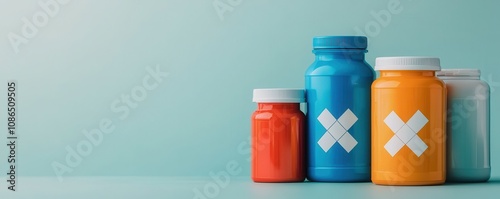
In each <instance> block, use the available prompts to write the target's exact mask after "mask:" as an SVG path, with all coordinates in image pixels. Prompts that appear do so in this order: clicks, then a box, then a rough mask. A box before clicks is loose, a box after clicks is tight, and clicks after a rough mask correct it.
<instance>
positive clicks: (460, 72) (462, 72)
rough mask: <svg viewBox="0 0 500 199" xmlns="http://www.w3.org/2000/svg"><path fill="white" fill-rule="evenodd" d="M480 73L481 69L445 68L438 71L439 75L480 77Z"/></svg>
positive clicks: (437, 74)
mask: <svg viewBox="0 0 500 199" xmlns="http://www.w3.org/2000/svg"><path fill="white" fill-rule="evenodd" d="M480 75H481V70H479V69H443V70H441V71H438V72H436V76H438V77H479V76H480Z"/></svg>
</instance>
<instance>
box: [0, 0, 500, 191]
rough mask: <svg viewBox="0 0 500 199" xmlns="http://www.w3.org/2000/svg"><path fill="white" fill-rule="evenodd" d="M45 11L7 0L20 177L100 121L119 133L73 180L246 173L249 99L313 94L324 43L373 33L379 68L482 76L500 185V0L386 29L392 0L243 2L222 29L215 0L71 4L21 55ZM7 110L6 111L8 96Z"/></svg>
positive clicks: (0, 166)
mask: <svg viewBox="0 0 500 199" xmlns="http://www.w3.org/2000/svg"><path fill="white" fill-rule="evenodd" d="M46 1H48V0H40V2H46ZM38 2H39V1H38V0H25V1H7V0H1V1H0V68H1V70H0V79H1V81H0V82H4V83H3V84H2V85H4V86H1V87H0V92H1V94H0V96H5V93H6V86H5V82H6V81H8V80H16V81H17V82H18V85H19V86H18V100H19V101H18V108H19V112H18V115H19V116H18V120H19V122H18V127H19V128H18V132H19V136H20V138H19V142H20V145H19V149H18V155H19V162H18V164H19V169H18V173H19V175H21V176H48V177H53V176H55V173H54V171H53V169H52V166H51V164H52V163H53V162H54V161H58V162H61V163H63V162H64V158H65V155H66V154H67V152H66V150H65V147H66V146H70V147H73V148H74V147H75V146H76V145H77V144H78V143H79V142H80V141H81V140H85V139H86V138H85V136H84V135H83V134H82V130H84V129H87V130H90V129H93V128H96V127H98V123H99V121H100V120H101V119H102V118H109V119H111V120H112V121H113V122H114V125H115V126H116V129H115V130H114V132H113V133H112V134H106V135H104V140H103V142H102V143H101V144H100V145H99V146H96V147H94V148H93V151H92V153H91V154H90V155H89V156H87V157H85V158H84V159H83V161H82V163H81V164H80V165H78V166H77V167H75V168H74V171H73V172H71V173H67V174H65V175H64V177H70V176H177V177H179V176H191V177H196V176H198V177H199V176H201V177H208V176H209V172H217V171H221V170H224V169H225V167H226V164H227V163H228V162H230V161H237V162H239V163H240V165H241V167H242V171H241V173H240V174H239V175H240V176H248V175H249V170H250V168H249V164H248V161H247V159H248V157H249V155H248V153H246V151H245V150H238V146H240V145H241V146H246V144H248V138H249V135H250V115H251V113H252V112H253V110H254V109H255V104H253V103H252V102H251V97H252V96H251V95H252V89H253V88H268V87H303V84H304V77H303V76H304V72H305V70H306V68H307V67H308V66H309V65H310V64H311V63H312V61H313V60H314V56H313V54H312V53H311V48H312V45H311V43H312V37H313V36H316V35H360V33H359V32H358V31H356V29H361V30H363V32H365V33H366V30H365V27H366V26H369V25H370V24H372V25H373V23H377V24H379V27H380V30H379V31H378V33H376V31H375V30H374V29H371V31H372V32H369V34H367V36H368V40H369V47H368V49H369V53H368V54H367V56H366V60H367V61H368V62H369V63H370V64H371V65H372V66H373V65H374V60H375V58H376V57H379V56H398V55H422V56H437V57H440V58H441V63H442V66H443V68H479V69H481V70H482V77H483V79H484V80H486V81H488V82H489V83H490V86H491V88H492V93H491V102H492V103H491V151H492V153H491V163H492V175H493V176H500V170H499V169H497V168H498V166H499V165H500V155H499V154H500V144H498V142H499V140H500V134H499V131H500V126H499V122H498V121H499V117H500V115H499V112H500V106H499V104H498V99H500V73H499V72H500V67H499V66H500V59H499V58H498V50H497V49H498V46H499V45H500V39H499V37H498V35H500V24H499V22H498V19H500V14H499V12H498V8H499V7H500V1H495V0H483V1H451V0H448V1H431V0H413V1H412V0H400V6H401V8H402V11H401V12H400V13H399V14H393V15H392V17H391V21H390V23H388V24H387V26H382V25H380V23H378V22H376V19H375V18H374V16H373V15H371V14H370V12H371V11H374V12H379V11H381V10H386V9H387V3H388V2H389V1H386V0H382V1H370V0H336V1H327V0H314V1H285V0H274V1H264V0H254V1H249V0H242V1H241V3H240V4H239V5H236V6H231V7H232V11H228V12H225V13H224V15H223V16H224V20H221V19H220V18H219V17H218V15H217V11H216V10H215V9H214V7H213V5H212V3H213V1H212V0H203V1H201V0H192V1H180V0H178V1H172V0H167V1H118V0H108V1H96V0H89V1H76V0H73V1H70V2H69V3H68V4H66V5H61V7H60V10H59V12H58V13H57V14H56V16H54V17H51V18H49V21H48V24H47V25H46V26H44V27H41V28H39V31H38V33H37V34H36V35H35V36H34V37H33V38H31V39H29V42H28V43H27V44H22V45H21V46H20V50H19V53H15V52H14V50H13V47H12V46H11V44H10V42H9V39H8V34H9V33H10V32H12V33H15V34H21V27H22V26H23V21H22V20H21V18H23V17H27V18H31V17H32V16H33V14H34V13H36V12H40V11H42V9H41V8H40V6H38V5H37V4H38ZM222 2H226V1H224V0H223V1H222ZM235 2H237V1H235ZM228 5H229V4H228ZM374 32H375V33H376V34H375V33H374ZM156 65H159V66H160V68H161V71H164V72H168V73H169V76H168V77H166V78H165V79H164V81H163V82H161V83H160V84H159V86H158V87H157V88H156V89H154V90H152V91H149V92H148V94H147V97H146V99H145V100H144V101H141V102H139V103H138V107H137V108H136V109H132V110H131V112H130V115H129V116H128V117H127V118H126V119H124V120H120V119H119V116H120V114H118V113H115V112H113V111H112V110H111V109H110V106H111V103H112V102H113V101H114V100H116V99H119V98H120V96H121V95H122V94H127V93H130V92H131V89H132V88H133V87H135V86H139V85H141V84H142V79H143V77H144V76H145V75H147V74H148V73H147V71H146V67H147V66H151V67H153V68H154V67H155V66H156ZM0 103H1V104H2V105H0V107H1V108H0V110H2V111H5V107H6V99H5V97H1V98H0ZM0 121H6V114H0ZM0 123H1V127H2V128H5V123H6V122H0ZM2 132H5V131H2ZM1 135H2V136H1V137H0V143H4V142H6V140H5V136H3V135H4V133H2V134H1ZM241 146H240V147H241ZM242 148H245V147H242ZM242 148H240V149H242ZM5 149H6V147H5V146H3V147H0V157H6V156H7V151H6V150H5ZM4 159H5V160H4ZM5 163H6V158H1V159H0V171H6V170H7V165H6V164H5ZM2 173H4V172H2ZM0 175H2V174H0ZM3 175H5V174H3ZM2 181H3V180H2ZM0 182H1V181H0ZM2 184H4V183H0V186H2V187H3V185H2Z"/></svg>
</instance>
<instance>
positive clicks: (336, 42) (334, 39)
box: [313, 36, 368, 49]
mask: <svg viewBox="0 0 500 199" xmlns="http://www.w3.org/2000/svg"><path fill="white" fill-rule="evenodd" d="M367 45H368V40H367V38H366V37H364V36H317V37H314V38H313V48H314V49H366V47H367Z"/></svg>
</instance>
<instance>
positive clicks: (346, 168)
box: [305, 36, 374, 182]
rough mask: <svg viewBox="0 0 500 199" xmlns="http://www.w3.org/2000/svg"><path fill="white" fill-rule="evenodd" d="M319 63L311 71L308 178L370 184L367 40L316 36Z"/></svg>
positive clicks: (370, 77) (370, 79)
mask: <svg viewBox="0 0 500 199" xmlns="http://www.w3.org/2000/svg"><path fill="white" fill-rule="evenodd" d="M313 47H314V50H313V53H314V54H315V55H316V60H315V61H314V63H313V64H312V65H311V66H310V67H309V68H308V69H307V71H306V75H305V80H306V82H305V83H306V98H307V122H308V127H307V128H308V131H307V178H308V179H309V180H310V181H326V182H356V181H369V180H370V86H371V84H372V82H373V79H374V71H373V68H372V67H371V66H370V65H369V64H368V63H367V62H366V61H365V53H366V52H367V50H366V48H367V38H366V37H361V36H322V37H314V38H313Z"/></svg>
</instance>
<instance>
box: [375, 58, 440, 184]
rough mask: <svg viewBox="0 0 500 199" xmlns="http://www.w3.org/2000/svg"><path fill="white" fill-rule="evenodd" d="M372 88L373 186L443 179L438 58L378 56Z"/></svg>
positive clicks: (438, 181) (433, 181)
mask: <svg viewBox="0 0 500 199" xmlns="http://www.w3.org/2000/svg"><path fill="white" fill-rule="evenodd" d="M375 70H379V71H380V78H378V79H377V80H375V81H374V82H373V84H372V172H371V173H372V182H373V183H375V184H381V185H433V184H443V183H444V182H445V179H446V138H445V135H446V87H445V84H444V82H443V81H441V80H440V79H438V78H437V77H436V76H435V71H439V70H441V67H440V63H439V59H438V58H428V57H381V58H377V59H376V66H375Z"/></svg>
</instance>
